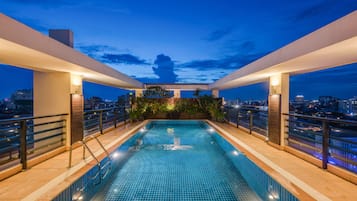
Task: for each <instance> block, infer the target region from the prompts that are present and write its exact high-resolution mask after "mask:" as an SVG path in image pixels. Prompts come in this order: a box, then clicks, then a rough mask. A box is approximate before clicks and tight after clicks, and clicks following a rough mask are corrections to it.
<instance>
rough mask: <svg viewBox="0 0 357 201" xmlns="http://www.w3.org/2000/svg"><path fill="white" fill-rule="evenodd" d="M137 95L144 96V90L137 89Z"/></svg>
mask: <svg viewBox="0 0 357 201" xmlns="http://www.w3.org/2000/svg"><path fill="white" fill-rule="evenodd" d="M135 97H143V90H142V89H135Z"/></svg>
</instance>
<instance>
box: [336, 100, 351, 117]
mask: <svg viewBox="0 0 357 201" xmlns="http://www.w3.org/2000/svg"><path fill="white" fill-rule="evenodd" d="M349 111H350V101H348V100H339V101H338V112H339V113H343V114H349V113H350V112H349Z"/></svg>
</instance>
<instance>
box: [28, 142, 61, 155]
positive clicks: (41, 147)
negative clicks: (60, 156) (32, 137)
mask: <svg viewBox="0 0 357 201" xmlns="http://www.w3.org/2000/svg"><path fill="white" fill-rule="evenodd" d="M58 143H62V144H61V145H59V146H57V147H60V146H64V144H63V141H55V142H52V143H48V144H45V145H42V146H37V147H36V148H34V149H31V151H38V150H41V149H43V148H48V147H49V146H52V145H54V144H58ZM28 154H30V153H28Z"/></svg>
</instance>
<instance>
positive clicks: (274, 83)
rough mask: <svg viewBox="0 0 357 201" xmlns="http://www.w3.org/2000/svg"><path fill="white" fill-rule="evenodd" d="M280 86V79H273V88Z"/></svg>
mask: <svg viewBox="0 0 357 201" xmlns="http://www.w3.org/2000/svg"><path fill="white" fill-rule="evenodd" d="M279 84H280V82H279V79H277V78H273V79H272V80H271V86H274V87H275V86H279Z"/></svg>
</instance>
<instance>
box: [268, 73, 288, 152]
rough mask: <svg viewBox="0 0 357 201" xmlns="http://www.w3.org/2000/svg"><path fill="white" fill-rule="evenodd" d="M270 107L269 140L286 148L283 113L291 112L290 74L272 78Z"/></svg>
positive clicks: (277, 75)
mask: <svg viewBox="0 0 357 201" xmlns="http://www.w3.org/2000/svg"><path fill="white" fill-rule="evenodd" d="M268 107H269V108H268V113H269V115H268V116H269V119H268V127H269V128H268V140H269V142H271V143H274V144H276V145H281V146H284V144H285V142H284V141H285V138H284V135H285V121H284V116H283V115H282V113H287V112H289V74H276V75H273V76H271V77H270V84H269V106H268Z"/></svg>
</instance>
